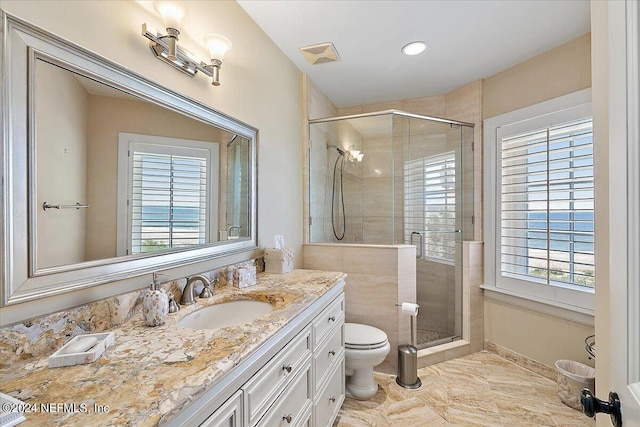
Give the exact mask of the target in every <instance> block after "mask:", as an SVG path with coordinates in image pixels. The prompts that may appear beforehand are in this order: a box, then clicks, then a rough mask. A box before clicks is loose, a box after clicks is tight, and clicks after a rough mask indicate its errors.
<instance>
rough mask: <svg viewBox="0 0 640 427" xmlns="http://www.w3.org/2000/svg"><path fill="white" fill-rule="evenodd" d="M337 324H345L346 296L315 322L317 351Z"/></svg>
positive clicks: (339, 299)
mask: <svg viewBox="0 0 640 427" xmlns="http://www.w3.org/2000/svg"><path fill="white" fill-rule="evenodd" d="M336 323H344V294H342V295H340V296H339V297H338V298H336V300H335V301H334V302H332V303H331V305H330V306H329V307H327V308H325V309H324V310H323V311H322V313H320V314H319V315H318V316H317V317H316V318H315V319H314V320H313V337H314V338H313V348H314V349H316V348H317V347H318V345H319V344H320V343H321V342H322V340H323V339H324V337H325V336H327V335H328V334H329V332H330V331H331V328H332V327H333V326H334V325H336Z"/></svg>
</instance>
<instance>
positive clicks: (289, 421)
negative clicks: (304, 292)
mask: <svg viewBox="0 0 640 427" xmlns="http://www.w3.org/2000/svg"><path fill="white" fill-rule="evenodd" d="M343 288H344V282H342V281H341V282H340V283H339V284H338V285H336V286H334V287H333V288H332V289H331V290H329V291H328V292H327V293H326V294H325V295H323V296H322V297H320V298H319V299H318V300H317V301H315V302H314V303H312V304H311V305H310V306H309V307H308V308H307V309H306V310H305V311H303V312H302V313H300V314H299V315H297V316H296V317H295V318H294V319H293V320H292V321H291V322H289V323H288V324H287V325H285V326H284V327H283V328H282V329H281V330H280V331H278V332H277V333H276V334H275V336H274V337H272V338H271V339H269V340H268V341H267V342H266V343H264V344H263V345H262V346H261V347H260V348H259V349H258V350H257V351H256V352H255V353H254V354H252V355H251V356H250V357H249V358H248V359H247V360H245V361H243V362H241V363H240V364H239V365H238V366H237V367H236V368H234V369H233V370H232V371H231V372H229V374H227V375H226V376H225V377H223V378H222V379H221V380H220V381H219V382H218V383H216V385H214V387H212V388H211V389H210V390H208V391H207V392H206V393H205V394H204V395H203V396H202V397H200V398H199V399H197V400H196V401H194V403H193V404H191V405H190V406H189V407H188V408H186V409H185V410H184V411H183V412H182V413H180V414H178V415H177V416H176V417H174V418H173V419H172V420H170V421H169V422H168V423H167V425H170V426H178V425H200V426H206V427H218V426H220V427H223V426H224V427H274V426H277V427H298V426H309V427H326V426H329V427H330V426H331V425H333V422H334V420H335V418H336V416H337V415H338V411H339V409H340V406H341V405H342V402H343V401H344V390H345V378H344V294H343V292H342V290H343ZM211 408H216V409H215V410H213V411H212V410H211Z"/></svg>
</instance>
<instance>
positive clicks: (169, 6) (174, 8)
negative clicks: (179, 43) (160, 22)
mask: <svg viewBox="0 0 640 427" xmlns="http://www.w3.org/2000/svg"><path fill="white" fill-rule="evenodd" d="M154 5H155V8H156V10H157V11H158V13H159V14H160V15H162V19H164V25H165V27H166V28H174V29H176V30H178V31H180V22H182V18H184V15H185V14H186V9H185V8H184V6H183V5H182V4H180V3H177V2H169V1H160V2H156V3H155V4H154Z"/></svg>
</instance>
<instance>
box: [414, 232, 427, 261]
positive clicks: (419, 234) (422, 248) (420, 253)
mask: <svg viewBox="0 0 640 427" xmlns="http://www.w3.org/2000/svg"><path fill="white" fill-rule="evenodd" d="M416 234H417V235H418V237H420V245H417V246H418V248H419V249H420V252H418V251H416V258H417V259H420V258H422V251H423V250H424V246H423V244H422V243H423V241H422V233H418V232H417V231H413V232H412V233H411V244H412V245H413V244H414V243H413V236H414V235H416Z"/></svg>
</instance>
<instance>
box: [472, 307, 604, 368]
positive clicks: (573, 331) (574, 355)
mask: <svg viewBox="0 0 640 427" xmlns="http://www.w3.org/2000/svg"><path fill="white" fill-rule="evenodd" d="M484 320H485V322H484V325H485V339H486V340H487V341H489V342H492V343H494V344H498V345H500V346H502V347H506V348H508V349H509V350H512V351H515V352H516V353H519V354H522V355H524V356H527V357H529V358H530V359H533V360H536V361H538V362H540V363H544V364H545V365H547V366H554V364H555V361H556V360H559V359H569V360H576V361H578V362H581V363H585V364H588V365H591V366H593V363H594V362H593V361H592V360H589V359H588V358H587V352H586V351H585V343H584V339H585V338H586V337H588V336H589V335H592V334H593V327H592V326H587V325H583V324H580V323H576V322H572V321H569V320H564V319H559V318H557V317H554V316H550V315H548V314H543V313H539V312H536V311H532V310H528V309H526V308H520V307H514V306H512V305H510V304H505V303H502V302H497V301H493V300H490V299H485V302H484Z"/></svg>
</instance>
